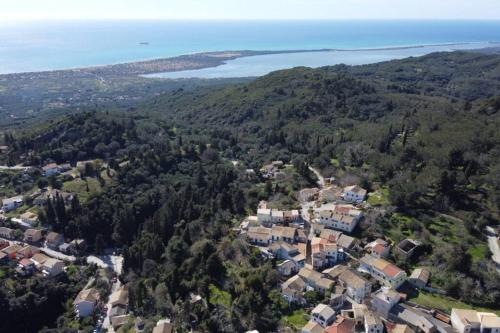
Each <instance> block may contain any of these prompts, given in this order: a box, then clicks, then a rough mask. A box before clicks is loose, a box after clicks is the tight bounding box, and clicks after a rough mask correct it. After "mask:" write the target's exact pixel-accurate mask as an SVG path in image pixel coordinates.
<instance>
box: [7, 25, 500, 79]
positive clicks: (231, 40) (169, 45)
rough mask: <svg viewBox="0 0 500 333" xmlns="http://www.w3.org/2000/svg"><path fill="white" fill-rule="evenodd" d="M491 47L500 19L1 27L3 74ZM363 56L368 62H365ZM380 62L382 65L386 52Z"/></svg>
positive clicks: (499, 32) (302, 62)
mask: <svg viewBox="0 0 500 333" xmlns="http://www.w3.org/2000/svg"><path fill="white" fill-rule="evenodd" d="M488 42H500V21H43V22H41V21H40V22H19V23H5V22H3V23H1V22H0V73H14V72H27V71H43V70H52V69H66V68H76V67H85V66H93V65H104V64H114V63H121V62H129V61H136V60H144V59H153V58H162V57H171V56H177V55H181V54H188V53H194V52H201V51H222V50H298V49H300V50H304V49H306V50H310V49H323V48H328V49H349V50H352V49H367V48H386V47H398V46H412V45H437V44H449V43H481V44H480V45H488V44H485V43H488ZM408 50H413V51H408V52H406V53H405V55H418V54H420V53H421V51H422V48H414V49H408ZM363 52H364V51H363ZM363 52H361V53H359V52H358V53H356V54H354V55H351V56H350V57H347V58H348V59H352V58H351V57H359V59H360V60H359V62H362V63H363V62H366V61H369V62H370V61H371V62H373V59H376V57H377V55H376V54H372V55H370V54H366V53H363ZM313 54H314V53H306V54H302V55H300V56H298V55H297V54H295V55H287V56H284V55H281V57H280V58H278V59H276V58H272V57H271V61H274V62H280V63H281V67H283V66H285V67H284V68H286V67H292V66H293V65H306V66H307V65H309V63H308V59H311V61H310V62H311V63H310V65H311V66H313V65H315V64H317V63H318V61H317V59H316V60H314V59H315V58H314V56H311V57H310V55H313ZM346 55H347V53H344V55H343V56H344V57H345V56H346ZM297 57H300V58H301V60H300V61H299V62H297ZM316 57H317V54H316ZM366 57H368V60H363V59H365V58H366ZM378 57H379V58H380V59H382V60H386V58H387V55H380V54H379V55H378ZM251 58H252V57H251ZM251 58H244V59H247V60H248V59H251ZM266 59H269V58H268V56H266V57H253V59H252V61H257V62H259V61H267V60H266ZM238 60H239V61H241V60H243V59H238ZM287 62H289V64H288V63H287ZM261 64H262V63H261ZM320 64H321V65H323V64H324V62H320ZM327 64H328V63H327ZM237 65H239V63H237ZM243 65H245V64H243ZM258 65H259V64H253V66H258ZM262 65H264V67H266V66H265V64H262ZM288 65H290V66H288ZM221 67H222V66H221ZM267 67H269V66H267ZM266 70H267V69H266ZM261 72H262V70H261Z"/></svg>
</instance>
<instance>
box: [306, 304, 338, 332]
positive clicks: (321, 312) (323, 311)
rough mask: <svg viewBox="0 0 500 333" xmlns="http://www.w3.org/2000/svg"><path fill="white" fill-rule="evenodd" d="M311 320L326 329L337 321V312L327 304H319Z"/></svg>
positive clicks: (312, 313) (313, 311)
mask: <svg viewBox="0 0 500 333" xmlns="http://www.w3.org/2000/svg"><path fill="white" fill-rule="evenodd" d="M311 319H312V320H313V321H314V322H316V323H318V324H320V325H321V326H323V327H326V326H328V325H330V324H331V323H333V321H334V320H335V310H334V309H332V308H331V307H330V306H328V305H326V304H318V305H317V306H316V307H315V308H314V309H313V310H312V312H311Z"/></svg>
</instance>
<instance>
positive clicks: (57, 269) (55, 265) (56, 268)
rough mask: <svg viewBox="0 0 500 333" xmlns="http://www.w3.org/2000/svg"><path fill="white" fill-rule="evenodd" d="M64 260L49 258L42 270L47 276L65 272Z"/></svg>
mask: <svg viewBox="0 0 500 333" xmlns="http://www.w3.org/2000/svg"><path fill="white" fill-rule="evenodd" d="M63 270H64V262H63V261H61V260H59V259H54V258H49V259H47V260H46V261H45V262H44V263H43V264H42V272H43V274H44V275H46V276H56V275H59V274H61V273H62V272H63Z"/></svg>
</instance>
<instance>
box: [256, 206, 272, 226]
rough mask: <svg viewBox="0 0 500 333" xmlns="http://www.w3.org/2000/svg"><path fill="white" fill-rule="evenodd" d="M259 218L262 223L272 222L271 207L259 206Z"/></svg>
mask: <svg viewBox="0 0 500 333" xmlns="http://www.w3.org/2000/svg"><path fill="white" fill-rule="evenodd" d="M257 220H258V221H259V223H260V224H262V225H268V224H271V223H272V222H271V209H269V208H259V209H257Z"/></svg>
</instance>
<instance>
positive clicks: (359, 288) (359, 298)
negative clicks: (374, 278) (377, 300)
mask: <svg viewBox="0 0 500 333" xmlns="http://www.w3.org/2000/svg"><path fill="white" fill-rule="evenodd" d="M338 280H339V282H340V284H341V285H342V286H343V287H344V288H346V292H347V295H348V296H349V297H350V298H351V299H353V300H354V301H355V302H357V303H359V304H361V303H363V300H364V299H365V298H366V297H368V296H370V293H371V290H372V285H371V283H370V282H369V281H368V280H366V279H365V278H363V277H361V276H359V275H357V274H356V273H354V272H353V271H351V270H350V269H347V270H345V271H344V272H342V273H341V274H340V275H339V277H338Z"/></svg>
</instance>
